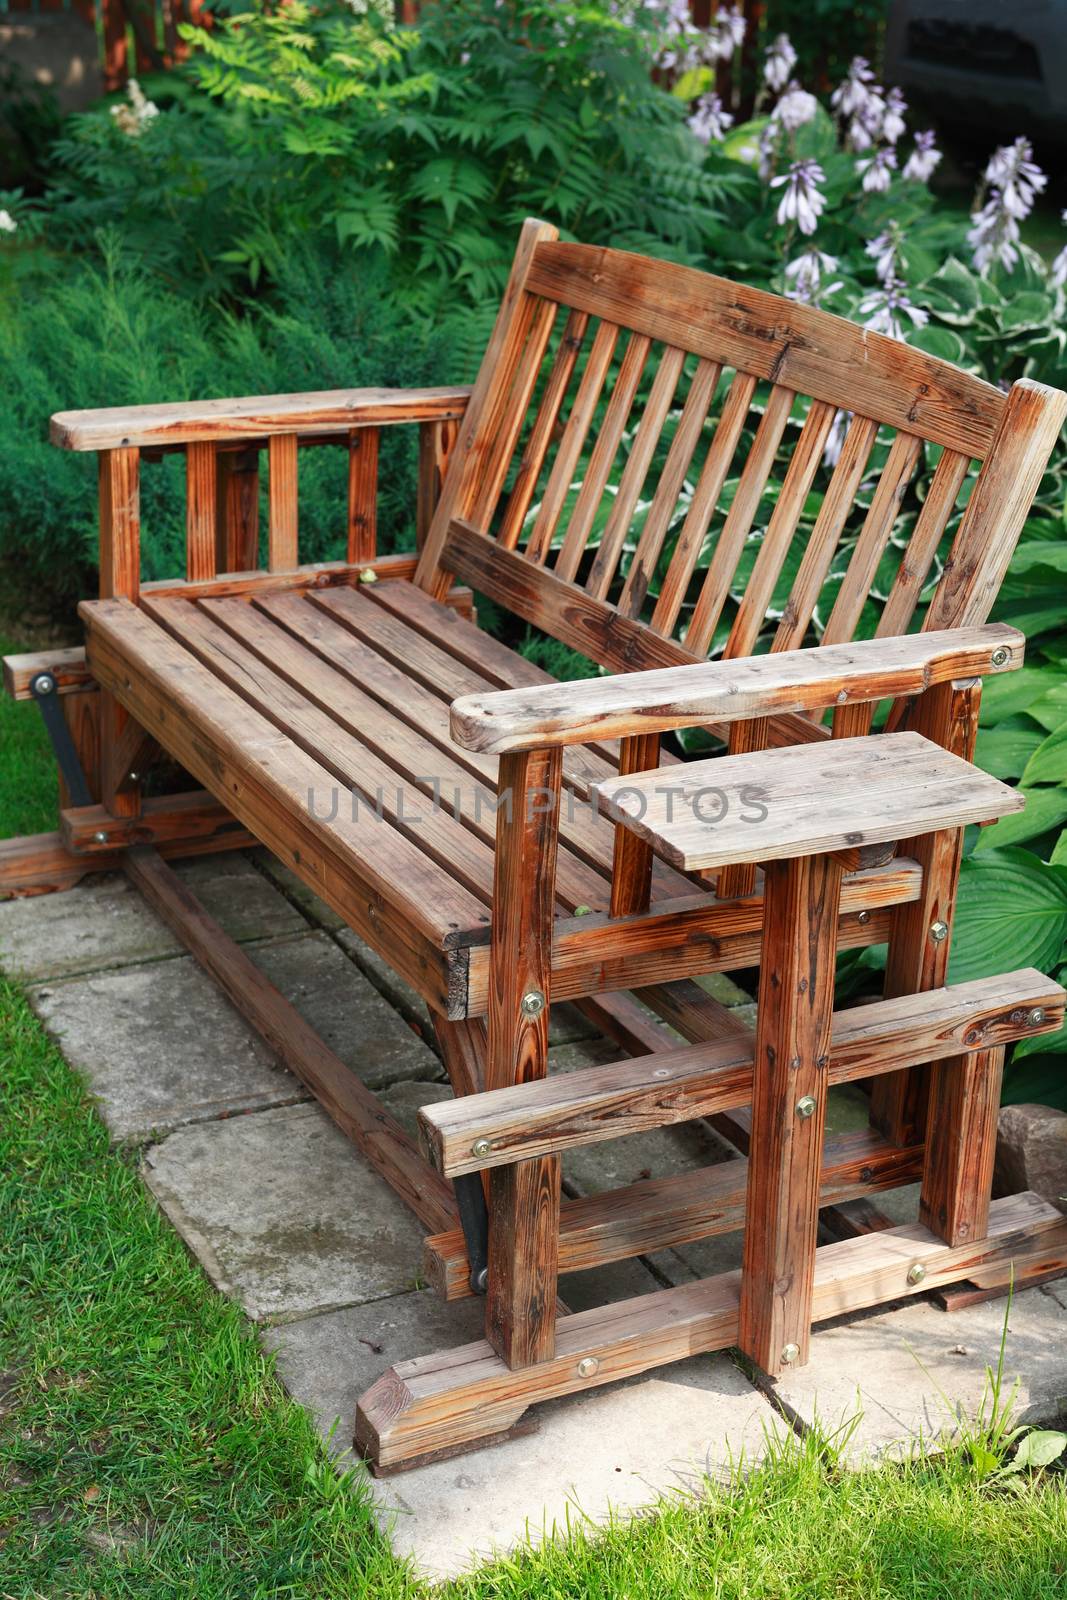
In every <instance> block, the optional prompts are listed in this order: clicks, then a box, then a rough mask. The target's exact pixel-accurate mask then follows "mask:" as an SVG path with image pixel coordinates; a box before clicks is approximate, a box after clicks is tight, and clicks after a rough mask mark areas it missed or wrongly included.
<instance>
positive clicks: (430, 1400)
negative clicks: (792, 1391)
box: [355, 1194, 1067, 1465]
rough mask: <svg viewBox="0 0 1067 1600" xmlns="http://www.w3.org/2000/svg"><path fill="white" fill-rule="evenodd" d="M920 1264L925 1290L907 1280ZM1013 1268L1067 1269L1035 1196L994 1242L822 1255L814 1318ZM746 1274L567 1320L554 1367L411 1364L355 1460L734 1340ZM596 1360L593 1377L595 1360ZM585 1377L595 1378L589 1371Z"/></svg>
mask: <svg viewBox="0 0 1067 1600" xmlns="http://www.w3.org/2000/svg"><path fill="white" fill-rule="evenodd" d="M916 1261H920V1262H922V1264H923V1266H924V1268H925V1276H924V1278H923V1281H922V1283H921V1284H917V1285H915V1284H910V1283H909V1282H908V1270H909V1268H910V1267H911V1266H912V1265H913V1264H914V1263H915V1262H916ZM1007 1261H1014V1262H1015V1264H1016V1268H1017V1270H1019V1271H1023V1270H1026V1269H1028V1268H1029V1267H1031V1266H1033V1265H1035V1264H1038V1263H1044V1265H1045V1268H1046V1270H1050V1269H1051V1268H1052V1267H1054V1266H1056V1265H1063V1266H1067V1219H1065V1218H1064V1217H1063V1216H1062V1215H1061V1214H1060V1213H1059V1212H1058V1211H1056V1210H1054V1208H1053V1207H1052V1206H1049V1205H1048V1204H1047V1203H1046V1202H1044V1201H1042V1200H1040V1199H1039V1198H1038V1197H1037V1196H1036V1195H1031V1194H1026V1195H1013V1196H1011V1197H1010V1198H1009V1199H1004V1200H995V1201H994V1202H993V1205H992V1208H991V1211H990V1228H989V1236H988V1237H987V1238H986V1239H984V1240H981V1241H978V1242H977V1243H971V1244H966V1245H960V1246H957V1247H955V1248H953V1247H951V1246H948V1245H946V1244H945V1243H944V1242H943V1241H942V1240H940V1239H938V1238H937V1237H936V1236H935V1235H934V1234H932V1233H930V1231H929V1229H927V1228H924V1227H922V1226H921V1225H919V1224H917V1223H913V1224H910V1225H908V1226H906V1227H901V1228H893V1229H890V1230H888V1231H887V1232H884V1233H877V1234H871V1235H868V1236H866V1237H863V1238H858V1239H846V1240H844V1241H842V1242H840V1243H836V1244H829V1245H824V1246H822V1248H821V1249H820V1250H818V1252H817V1253H816V1258H815V1284H814V1292H813V1296H812V1318H813V1320H814V1321H816V1322H819V1321H824V1320H826V1319H827V1318H830V1317H836V1316H841V1315H843V1314H844V1313H846V1312H850V1311H859V1310H862V1309H863V1308H865V1307H867V1306H872V1305H878V1304H880V1303H881V1302H882V1301H884V1300H889V1299H897V1298H900V1297H903V1296H905V1295H911V1294H917V1293H922V1292H925V1291H927V1290H929V1289H930V1288H933V1287H936V1286H937V1285H939V1284H944V1283H952V1282H954V1281H956V1280H957V1279H959V1278H961V1277H967V1276H968V1275H969V1274H970V1273H972V1272H977V1271H980V1270H983V1269H988V1268H990V1267H993V1266H996V1265H997V1264H998V1263H1002V1262H1007ZM738 1279H739V1274H737V1273H726V1274H723V1275H720V1276H718V1277H715V1278H705V1279H704V1280H703V1281H702V1282H699V1283H691V1284H683V1285H680V1286H679V1287H678V1288H673V1289H662V1290H659V1291H658V1292H655V1293H653V1294H646V1295H641V1296H639V1297H638V1298H636V1299H633V1300H624V1301H619V1302H616V1303H615V1304H613V1305H609V1306H598V1307H597V1308H595V1309H594V1310H591V1311H582V1312H579V1313H578V1314H577V1315H574V1316H569V1317H565V1318H563V1319H562V1321H561V1323H560V1327H559V1333H558V1338H557V1344H556V1353H555V1355H554V1356H553V1358H552V1359H551V1360H550V1361H546V1362H543V1363H541V1364H539V1365H537V1366H533V1367H527V1368H525V1369H524V1371H523V1372H522V1373H521V1375H519V1374H516V1373H515V1372H514V1371H512V1370H511V1369H509V1368H508V1366H507V1365H506V1364H505V1363H504V1362H503V1361H502V1360H501V1359H500V1358H499V1357H498V1356H497V1355H496V1354H495V1352H494V1351H493V1349H492V1347H491V1346H490V1345H489V1344H487V1343H486V1342H485V1341H477V1342H475V1343H473V1344H468V1345H463V1346H461V1347H459V1348H457V1349H453V1350H448V1351H442V1352H440V1353H439V1354H437V1355H432V1356H422V1357H418V1358H416V1359H415V1360H414V1361H404V1362H401V1363H399V1364H398V1365H397V1366H395V1367H393V1368H390V1370H389V1371H388V1372H386V1373H385V1374H384V1375H383V1376H382V1377H381V1378H379V1379H378V1380H377V1382H376V1383H374V1384H373V1385H372V1386H371V1388H369V1389H368V1390H367V1391H366V1392H365V1393H364V1394H363V1395H362V1396H361V1397H360V1401H359V1406H358V1410H357V1415H356V1428H355V1443H356V1448H357V1450H359V1451H361V1452H362V1453H364V1454H369V1455H371V1456H372V1457H373V1458H374V1459H375V1460H376V1461H378V1462H379V1463H380V1464H382V1465H399V1464H401V1463H403V1462H405V1461H406V1460H408V1459H410V1458H411V1457H412V1456H416V1455H419V1454H421V1453H423V1452H425V1451H426V1450H429V1449H433V1448H435V1447H442V1446H448V1445H456V1444H458V1443H461V1442H464V1441H470V1440H474V1439H479V1438H483V1437H486V1436H487V1435H491V1434H493V1433H495V1432H499V1431H500V1430H501V1429H502V1428H503V1427H507V1426H510V1425H512V1424H513V1423H514V1422H515V1421H517V1419H518V1417H519V1416H521V1415H522V1413H523V1411H525V1409H526V1408H527V1406H529V1405H532V1404H535V1403H538V1402H540V1401H542V1400H550V1399H553V1398H556V1397H558V1396H560V1395H564V1394H573V1393H577V1392H580V1391H582V1390H585V1389H588V1388H591V1387H595V1386H597V1385H599V1384H603V1383H611V1382H614V1381H616V1380H617V1379H620V1378H627V1377H632V1376H634V1374H636V1373H639V1372H647V1371H648V1370H649V1369H650V1368H652V1367H658V1366H661V1365H663V1364H664V1363H665V1362H668V1361H680V1360H682V1359H684V1358H685V1357H686V1356H691V1355H694V1354H696V1353H698V1352H700V1351H705V1350H714V1349H725V1348H726V1347H728V1346H730V1345H733V1344H735V1343H736V1342H737V1332H738V1292H739V1282H738ZM587 1357H588V1358H590V1359H591V1360H592V1361H595V1362H596V1367H595V1369H594V1370H593V1371H591V1372H589V1373H588V1375H587V1376H583V1375H580V1374H579V1372H578V1366H579V1363H580V1362H582V1361H584V1360H585V1359H586V1358H587ZM587 1371H588V1369H587Z"/></svg>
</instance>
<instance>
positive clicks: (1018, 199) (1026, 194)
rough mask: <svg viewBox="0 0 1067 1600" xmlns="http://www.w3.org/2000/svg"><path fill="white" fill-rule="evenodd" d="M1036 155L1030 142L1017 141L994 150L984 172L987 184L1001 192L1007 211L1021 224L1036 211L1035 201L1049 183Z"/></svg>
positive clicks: (1025, 140) (1026, 140)
mask: <svg viewBox="0 0 1067 1600" xmlns="http://www.w3.org/2000/svg"><path fill="white" fill-rule="evenodd" d="M1033 155H1034V151H1033V146H1032V145H1031V143H1030V141H1029V139H1016V141H1015V143H1014V144H1005V145H1001V147H1000V149H999V150H994V152H993V154H992V156H991V157H990V160H989V165H988V166H987V167H986V169H985V180H986V182H987V183H988V184H990V185H991V186H992V187H993V188H994V189H996V190H997V191H999V194H1000V203H1001V205H1002V206H1003V207H1004V210H1005V211H1007V212H1008V213H1009V215H1011V216H1013V217H1016V218H1018V219H1019V220H1020V221H1021V220H1022V218H1023V217H1025V216H1028V215H1029V213H1030V212H1031V211H1032V210H1033V207H1034V200H1035V199H1036V198H1037V196H1038V195H1039V194H1040V192H1041V190H1042V189H1043V188H1044V187H1045V185H1046V184H1047V183H1048V179H1047V178H1046V177H1045V174H1044V173H1043V172H1042V170H1041V168H1040V167H1039V166H1037V164H1036V163H1035V161H1034V159H1033Z"/></svg>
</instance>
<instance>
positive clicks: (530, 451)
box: [497, 311, 589, 561]
mask: <svg viewBox="0 0 1067 1600" xmlns="http://www.w3.org/2000/svg"><path fill="white" fill-rule="evenodd" d="M588 326H589V318H588V317H587V316H586V314H585V312H584V311H572V312H571V314H570V316H569V317H568V318H567V323H566V326H565V328H564V329H563V334H562V336H561V338H560V342H559V344H558V346H557V348H556V354H555V356H554V357H553V360H552V366H551V368H550V369H549V373H548V377H547V379H546V380H545V387H544V391H543V393H542V395H541V400H540V403H539V405H538V407H537V414H536V416H535V417H534V420H533V423H532V424H531V427H530V431H529V433H528V435H527V437H526V440H525V442H524V444H523V447H522V450H521V451H520V453H519V459H518V462H517V464H516V468H515V478H514V482H513V483H512V486H511V493H510V494H509V496H508V503H507V505H506V506H505V508H504V514H503V516H502V517H501V520H500V528H499V530H498V532H497V539H498V541H499V543H500V544H501V545H502V546H503V548H504V549H506V550H514V548H515V546H516V545H517V544H518V542H519V538H520V535H521V534H522V531H523V528H524V527H525V524H526V514H527V512H528V511H529V509H530V503H531V501H532V500H533V497H534V493H535V492H536V489H537V485H538V482H539V480H540V477H541V470H542V468H543V466H544V464H545V458H546V456H547V455H548V450H549V446H550V445H551V443H552V441H553V439H554V438H555V436H556V432H557V430H558V428H559V426H560V423H559V416H560V412H561V410H562V408H563V402H564V400H565V399H566V396H567V390H568V388H569V387H570V382H571V378H572V377H573V375H574V368H575V365H576V363H577V361H578V357H579V356H580V354H581V351H582V345H583V344H584V342H585V335H586V330H587V328H588ZM531 531H532V530H531ZM526 553H527V555H528V557H529V558H530V560H531V561H543V560H544V558H545V556H546V555H547V553H548V546H547V544H546V545H534V544H533V543H532V542H531V543H528V544H527V547H526Z"/></svg>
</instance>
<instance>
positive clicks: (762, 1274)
mask: <svg viewBox="0 0 1067 1600" xmlns="http://www.w3.org/2000/svg"><path fill="white" fill-rule="evenodd" d="M840 894H841V868H840V867H839V866H838V865H837V863H836V862H835V861H833V860H832V859H831V858H829V857H827V856H814V857H807V858H803V859H800V860H788V861H780V862H775V863H774V864H773V865H770V866H768V868H767V870H766V875H765V878H764V884H763V927H764V933H763V963H762V965H761V967H760V983H759V997H758V1000H757V1004H756V1046H755V1062H754V1067H753V1072H752V1130H751V1136H750V1141H749V1154H748V1172H749V1184H748V1191H747V1202H746V1207H745V1233H744V1245H743V1252H744V1253H743V1257H742V1262H741V1302H740V1310H739V1317H738V1344H739V1346H740V1348H741V1350H742V1351H743V1352H744V1353H745V1355H747V1356H748V1357H750V1359H751V1360H753V1361H754V1362H756V1364H757V1366H759V1367H761V1368H762V1369H763V1371H764V1372H768V1373H770V1374H772V1375H775V1374H777V1373H779V1372H781V1371H783V1370H784V1369H785V1368H787V1367H789V1366H791V1365H793V1364H794V1363H795V1364H797V1365H800V1366H803V1365H804V1364H805V1362H806V1361H807V1359H808V1343H809V1338H810V1334H811V1296H812V1287H813V1284H814V1279H815V1246H816V1239H817V1234H818V1227H819V1169H820V1164H821V1161H822V1148H823V1130H824V1127H825V1123H826V1090H827V1087H828V1085H829V1081H830V1031H831V1019H832V1015H833V1006H834V958H835V955H836V947H837V940H836V933H837V918H838V902H839V899H840ZM801 1100H807V1101H809V1102H810V1103H811V1105H812V1111H811V1114H810V1115H809V1116H806V1117H801V1116H800V1115H799V1113H798V1110H797V1107H798V1104H799V1103H800V1102H801ZM790 1346H795V1347H796V1352H797V1353H796V1354H793V1353H792V1352H791V1351H790Z"/></svg>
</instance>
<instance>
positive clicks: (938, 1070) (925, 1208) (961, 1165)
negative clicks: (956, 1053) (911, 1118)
mask: <svg viewBox="0 0 1067 1600" xmlns="http://www.w3.org/2000/svg"><path fill="white" fill-rule="evenodd" d="M1003 1075H1004V1047H1003V1045H999V1046H994V1047H992V1048H990V1049H988V1050H975V1051H974V1052H973V1053H972V1054H970V1055H967V1056H964V1057H963V1058H962V1059H959V1058H956V1059H954V1060H950V1061H939V1062H938V1063H937V1064H936V1065H935V1066H934V1067H933V1068H932V1069H931V1072H930V1105H929V1111H928V1115H927V1126H926V1161H925V1164H924V1167H923V1181H922V1189H921V1191H920V1193H919V1220H920V1222H923V1223H925V1224H926V1226H927V1227H928V1228H929V1229H930V1231H931V1232H932V1233H936V1234H937V1236H938V1238H940V1239H944V1240H945V1242H946V1244H964V1243H966V1242H967V1241H968V1240H969V1239H982V1238H984V1237H985V1231H986V1225H987V1222H988V1218H989V1196H990V1192H991V1189H992V1185H993V1159H994V1157H995V1155H996V1150H997V1113H998V1111H999V1110H1000V1085H1001V1079H1002V1077H1003Z"/></svg>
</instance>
